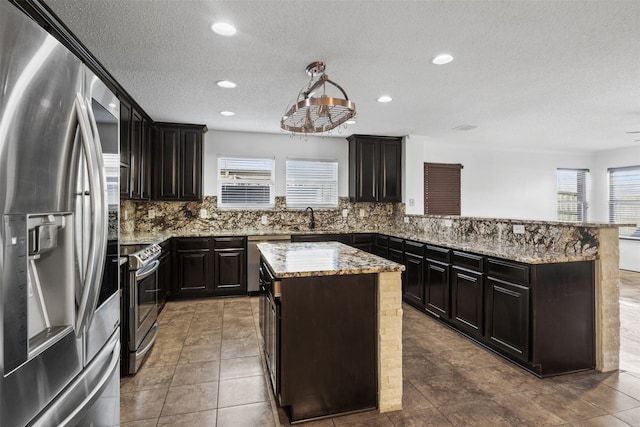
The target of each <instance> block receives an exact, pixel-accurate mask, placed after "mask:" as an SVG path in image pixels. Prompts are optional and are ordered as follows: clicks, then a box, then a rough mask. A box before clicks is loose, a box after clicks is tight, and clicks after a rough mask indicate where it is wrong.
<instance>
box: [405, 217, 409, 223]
mask: <svg viewBox="0 0 640 427" xmlns="http://www.w3.org/2000/svg"><path fill="white" fill-rule="evenodd" d="M404 223H405V224H409V217H408V216H405V217H404Z"/></svg>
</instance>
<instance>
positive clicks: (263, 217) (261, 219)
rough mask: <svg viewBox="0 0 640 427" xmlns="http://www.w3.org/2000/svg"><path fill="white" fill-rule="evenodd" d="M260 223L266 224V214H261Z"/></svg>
mask: <svg viewBox="0 0 640 427" xmlns="http://www.w3.org/2000/svg"><path fill="white" fill-rule="evenodd" d="M260 224H262V225H267V216H266V215H262V218H260Z"/></svg>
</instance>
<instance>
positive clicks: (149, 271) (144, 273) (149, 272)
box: [135, 260, 160, 281]
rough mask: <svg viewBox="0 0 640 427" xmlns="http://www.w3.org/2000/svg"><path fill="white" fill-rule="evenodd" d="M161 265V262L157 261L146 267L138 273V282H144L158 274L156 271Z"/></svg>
mask: <svg viewBox="0 0 640 427" xmlns="http://www.w3.org/2000/svg"><path fill="white" fill-rule="evenodd" d="M159 265H160V261H158V260H155V261H153V262H152V263H151V264H149V266H148V267H145V268H143V269H141V270H138V271H136V275H135V277H136V281H138V280H143V279H145V278H147V277H149V276H151V275H152V274H153V273H155V272H156V270H157V269H158V266H159Z"/></svg>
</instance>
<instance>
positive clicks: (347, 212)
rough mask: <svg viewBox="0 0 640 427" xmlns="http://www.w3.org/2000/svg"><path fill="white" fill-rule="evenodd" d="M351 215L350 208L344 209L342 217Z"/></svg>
mask: <svg viewBox="0 0 640 427" xmlns="http://www.w3.org/2000/svg"><path fill="white" fill-rule="evenodd" d="M347 215H349V209H342V218H346V217H347Z"/></svg>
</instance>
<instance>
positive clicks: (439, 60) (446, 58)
mask: <svg viewBox="0 0 640 427" xmlns="http://www.w3.org/2000/svg"><path fill="white" fill-rule="evenodd" d="M451 61H453V56H451V55H449V54H448V53H443V54H442V55H438V56H436V57H435V58H433V59H432V60H431V62H432V63H433V64H436V65H444V64H448V63H449V62H451Z"/></svg>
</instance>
